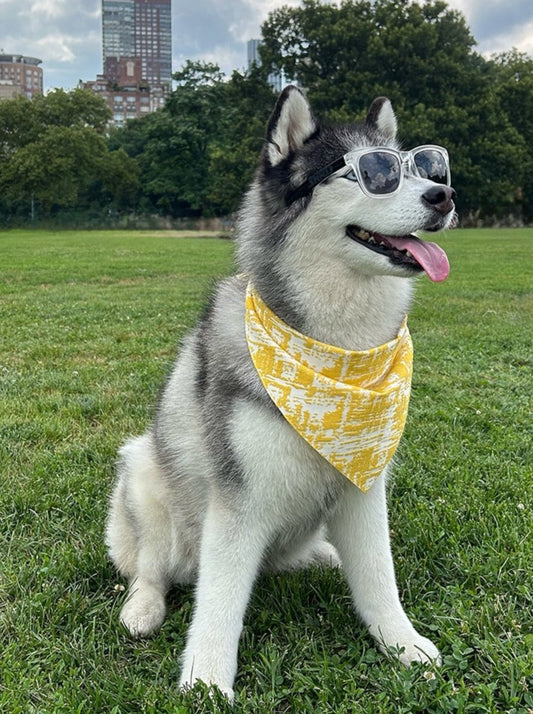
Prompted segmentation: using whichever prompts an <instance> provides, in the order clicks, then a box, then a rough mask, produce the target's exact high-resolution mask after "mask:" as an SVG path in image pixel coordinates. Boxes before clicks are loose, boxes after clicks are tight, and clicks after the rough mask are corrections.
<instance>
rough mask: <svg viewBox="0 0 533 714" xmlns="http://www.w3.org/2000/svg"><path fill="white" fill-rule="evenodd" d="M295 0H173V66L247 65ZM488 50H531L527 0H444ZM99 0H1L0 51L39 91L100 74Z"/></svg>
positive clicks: (531, 7) (228, 68)
mask: <svg viewBox="0 0 533 714" xmlns="http://www.w3.org/2000/svg"><path fill="white" fill-rule="evenodd" d="M283 5H292V6H295V5H298V0H172V44H173V62H172V69H173V71H176V70H178V69H180V68H181V67H182V65H183V64H184V63H185V61H186V60H187V59H193V60H203V61H209V62H215V63H216V64H218V65H219V66H220V68H221V69H222V70H223V71H224V72H225V73H226V74H231V72H232V70H233V69H238V70H244V69H245V67H246V41H247V40H249V39H251V38H253V37H259V36H260V28H261V23H262V22H263V21H264V20H265V19H266V17H267V15H268V13H269V12H271V11H272V10H274V9H276V8H278V7H281V6H283ZM448 5H449V7H451V8H455V9H458V10H460V11H461V12H462V13H463V14H464V15H465V17H466V20H467V23H468V25H469V27H470V30H471V32H472V34H473V36H474V37H475V39H476V40H477V43H478V45H477V50H478V52H481V53H482V54H484V55H486V56H490V54H492V53H493V52H503V51H506V50H510V49H511V48H513V47H516V48H517V49H518V50H520V51H523V52H528V53H529V54H531V55H533V2H532V0H448ZM100 7H101V2H100V0H0V53H2V52H4V53H7V54H11V53H13V54H22V55H29V56H31V57H38V58H39V59H41V60H42V62H43V63H42V65H41V66H42V68H43V79H44V88H45V91H46V90H48V89H52V88H54V87H62V88H64V89H66V90H68V89H72V88H74V87H75V86H77V84H78V81H79V80H80V79H81V80H84V81H86V80H91V79H95V78H96V75H97V74H98V73H100V72H102V49H101V47H102V31H101V12H100Z"/></svg>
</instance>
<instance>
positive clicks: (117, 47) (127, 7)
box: [102, 0, 135, 68]
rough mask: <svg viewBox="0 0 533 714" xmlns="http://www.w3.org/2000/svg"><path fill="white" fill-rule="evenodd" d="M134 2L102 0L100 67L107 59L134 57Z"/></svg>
mask: <svg viewBox="0 0 533 714" xmlns="http://www.w3.org/2000/svg"><path fill="white" fill-rule="evenodd" d="M133 4H134V0H102V66H103V67H104V68H105V65H106V59H107V58H108V57H116V58H117V59H118V58H119V57H134V56H135V32H134V25H133V15H134V7H133Z"/></svg>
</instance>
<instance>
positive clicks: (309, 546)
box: [268, 526, 341, 573]
mask: <svg viewBox="0 0 533 714" xmlns="http://www.w3.org/2000/svg"><path fill="white" fill-rule="evenodd" d="M268 565H269V570H271V571H272V572H275V573H282V572H284V571H287V570H288V571H291V570H300V569H301V568H307V567H308V566H310V565H319V566H321V567H323V568H338V567H340V565H341V561H340V558H339V554H338V553H337V551H336V550H335V548H334V547H333V546H332V545H331V543H330V542H329V541H328V539H327V535H326V531H325V528H324V526H320V528H318V529H317V530H316V531H315V532H314V533H313V534H312V535H311V536H309V535H306V536H305V537H303V538H302V539H300V540H297V541H296V542H295V543H292V544H291V546H290V547H287V548H284V549H282V550H281V551H280V552H277V553H275V554H273V556H272V559H271V562H270V563H269V564H268Z"/></svg>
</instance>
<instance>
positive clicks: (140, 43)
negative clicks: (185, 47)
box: [102, 0, 172, 89]
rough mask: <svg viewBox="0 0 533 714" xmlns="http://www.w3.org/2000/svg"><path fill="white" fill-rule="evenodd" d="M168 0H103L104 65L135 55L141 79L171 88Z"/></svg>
mask: <svg viewBox="0 0 533 714" xmlns="http://www.w3.org/2000/svg"><path fill="white" fill-rule="evenodd" d="M170 4H171V0H102V48H103V66H104V74H106V66H107V64H108V61H109V58H114V60H113V61H112V62H111V65H112V64H115V65H116V64H117V63H118V62H120V60H125V59H129V60H132V59H138V60H140V62H141V77H142V81H143V82H145V83H147V84H148V85H149V86H150V87H159V88H163V87H166V88H167V89H168V88H170V85H171V81H172V31H171V7H170Z"/></svg>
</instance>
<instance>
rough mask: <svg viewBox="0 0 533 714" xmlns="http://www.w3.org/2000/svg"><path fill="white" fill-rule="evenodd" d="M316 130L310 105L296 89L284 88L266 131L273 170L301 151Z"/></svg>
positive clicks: (269, 157) (268, 153) (268, 152)
mask: <svg viewBox="0 0 533 714" xmlns="http://www.w3.org/2000/svg"><path fill="white" fill-rule="evenodd" d="M316 130H317V123H316V121H315V119H314V117H313V114H312V112H311V107H310V105H309V102H308V101H307V99H306V98H305V96H304V94H303V92H301V91H300V90H299V89H298V88H297V87H294V86H292V85H291V86H289V87H285V89H284V90H283V92H282V93H281V94H280V96H279V99H278V101H277V103H276V106H275V107H274V111H273V113H272V116H271V117H270V121H269V122H268V128H267V156H268V159H269V161H270V164H271V165H272V166H276V165H277V164H279V163H280V162H281V161H283V160H284V159H286V158H287V157H288V156H289V155H290V154H291V153H292V152H294V151H296V150H297V149H299V148H301V147H302V146H303V144H304V143H305V141H306V140H307V139H309V137H311V136H312V135H313V134H314V133H315V131H316Z"/></svg>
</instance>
